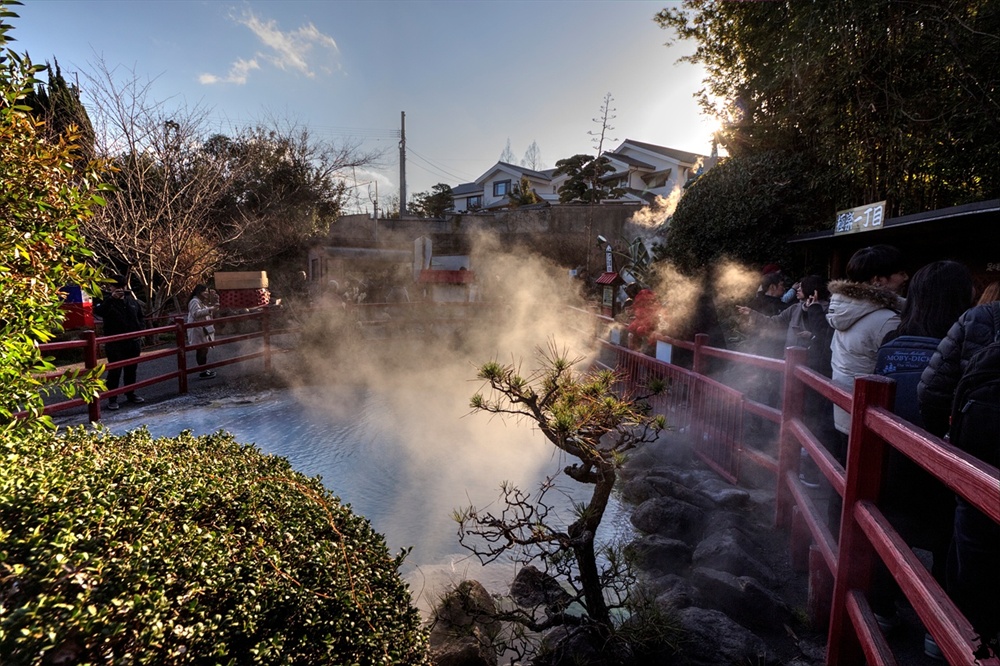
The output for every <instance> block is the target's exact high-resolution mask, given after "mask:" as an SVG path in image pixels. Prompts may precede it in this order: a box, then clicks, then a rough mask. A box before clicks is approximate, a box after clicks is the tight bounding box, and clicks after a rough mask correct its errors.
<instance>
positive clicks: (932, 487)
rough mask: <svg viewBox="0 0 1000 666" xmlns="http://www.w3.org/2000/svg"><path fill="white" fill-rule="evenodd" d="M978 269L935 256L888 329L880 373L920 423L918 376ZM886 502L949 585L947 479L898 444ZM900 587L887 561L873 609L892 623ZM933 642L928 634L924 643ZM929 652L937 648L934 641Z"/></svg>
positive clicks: (966, 302)
mask: <svg viewBox="0 0 1000 666" xmlns="http://www.w3.org/2000/svg"><path fill="white" fill-rule="evenodd" d="M974 294H975V285H974V282H973V279H972V273H971V272H970V271H969V269H968V268H966V267H965V266H964V265H963V264H960V263H958V262H956V261H935V262H933V263H930V264H928V265H926V266H924V267H923V268H921V269H920V270H918V271H917V272H916V273H914V275H913V278H912V279H911V280H910V282H909V291H908V293H907V299H906V304H905V305H904V306H903V310H902V312H901V313H900V322H899V326H898V327H896V329H895V330H893V331H890V332H889V333H888V334H886V336H885V338H884V339H883V341H882V345H881V347H880V348H879V350H878V354H877V356H876V364H875V373H876V374H879V375H883V376H887V377H891V378H892V379H894V380H895V381H896V401H895V404H894V407H893V411H894V412H895V413H896V414H897V415H899V416H901V417H903V418H905V419H906V420H908V421H910V422H911V423H913V424H914V425H916V426H918V427H923V425H924V422H923V419H922V418H921V416H920V410H919V407H918V405H917V382H918V380H919V379H920V375H921V373H922V371H923V369H924V368H925V367H926V366H927V364H928V362H929V361H930V359H931V356H932V355H933V353H934V351H935V350H936V349H937V347H938V343H939V342H940V341H941V339H942V338H944V336H945V335H946V334H947V333H948V329H949V328H951V325H952V323H953V322H955V320H957V319H958V317H959V315H960V314H961V313H963V312H965V310H967V309H968V308H969V306H971V305H972V298H973V295H974ZM885 469H886V472H885V476H884V482H883V486H882V494H881V497H880V502H879V504H880V508H881V509H882V511H883V513H884V514H885V515H886V517H887V518H888V519H889V521H890V522H891V523H892V524H893V525H894V526H895V527H896V530H897V531H898V532H899V533H900V535H902V537H903V538H904V539H905V540H906V542H907V543H908V544H909V545H910V546H915V547H918V548H922V549H925V550H928V551H930V553H931V555H932V558H933V559H932V564H931V573H932V575H933V576H934V578H935V579H936V580H937V581H938V582H939V583H940V584H941V586H942V587H944V585H945V570H946V563H947V559H948V548H949V545H950V544H951V532H952V523H953V521H954V514H955V496H954V493H952V492H951V491H950V490H949V489H948V487H947V486H945V485H944V484H943V483H942V482H941V481H939V480H938V479H937V478H935V477H934V476H933V475H932V474H930V473H929V472H927V471H925V470H924V469H923V468H922V467H920V466H919V465H917V463H915V462H913V461H912V460H910V459H909V458H907V457H906V456H904V455H903V454H902V453H900V452H899V451H897V450H896V449H894V448H891V447H888V448H887V450H886V468H885ZM898 590H899V588H898V586H897V585H896V583H895V581H894V580H893V578H892V576H891V575H890V574H889V570H888V569H887V568H886V567H885V565H884V564H881V562H879V563H878V566H877V568H876V572H875V578H874V582H873V588H872V599H871V604H872V610H873V611H874V612H875V613H876V614H877V615H879V616H880V617H882V618H885V619H884V620H883V622H888V624H890V625H892V624H893V623H894V622H893V621H892V619H891V618H893V617H894V616H895V613H896V609H895V600H896V598H898V596H899V591H898ZM932 643H933V638H931V637H930V635H929V634H928V635H927V636H926V637H925V643H924V644H925V646H929V645H930V644H932ZM928 652H929V653H931V652H934V653H935V654H936V651H935V650H934V649H933V648H931V649H930V650H929V651H928Z"/></svg>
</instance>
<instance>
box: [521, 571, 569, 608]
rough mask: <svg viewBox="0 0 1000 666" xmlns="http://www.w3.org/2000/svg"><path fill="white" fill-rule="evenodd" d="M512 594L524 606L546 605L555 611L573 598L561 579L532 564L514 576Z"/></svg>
mask: <svg viewBox="0 0 1000 666" xmlns="http://www.w3.org/2000/svg"><path fill="white" fill-rule="evenodd" d="M510 596H511V597H513V599H514V601H516V602H517V605H519V606H521V607H523V608H537V607H539V606H545V607H546V608H548V609H551V610H552V612H554V613H558V612H560V611H562V610H564V609H565V608H566V606H568V605H569V604H570V602H571V601H572V600H573V597H572V596H571V595H570V594H569V592H567V591H566V590H564V589H563V588H562V586H561V585H559V581H557V580H556V579H555V578H553V577H552V576H550V575H549V574H547V573H544V572H542V571H539V570H538V569H537V568H536V567H534V566H532V565H530V564H529V565H527V566H525V567H522V568H521V570H520V571H518V572H517V575H516V576H514V582H513V583H511V586H510Z"/></svg>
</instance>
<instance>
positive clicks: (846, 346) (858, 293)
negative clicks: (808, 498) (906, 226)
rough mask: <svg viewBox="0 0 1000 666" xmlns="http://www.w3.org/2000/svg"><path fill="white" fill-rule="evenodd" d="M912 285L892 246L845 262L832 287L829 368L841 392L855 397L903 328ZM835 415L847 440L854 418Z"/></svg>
mask: <svg viewBox="0 0 1000 666" xmlns="http://www.w3.org/2000/svg"><path fill="white" fill-rule="evenodd" d="M908 279H909V276H908V275H907V273H906V271H904V270H903V267H902V253H900V251H899V250H897V249H896V248H894V247H892V246H891V245H875V246H872V247H866V248H864V249H862V250H858V251H857V252H855V253H854V255H853V256H852V257H851V260H850V261H849V262H847V279H846V280H834V281H833V282H831V283H830V285H829V288H830V307H829V309H828V310H827V313H826V320H827V321H828V322H830V326H832V327H833V341H832V342H831V344H830V351H831V355H830V366H831V373H832V379H833V382H834V383H835V384H837V385H838V386H840V387H841V388H844V389H846V390H848V391H853V390H854V378H855V377H860V376H861V375H869V374H871V373H872V372H873V371H874V370H875V357H876V356H877V355H878V348H879V347H880V346H881V345H882V339H883V338H885V336H886V334H887V333H889V332H890V331H894V330H896V328H897V327H898V326H899V313H900V312H901V311H902V309H903V305H904V301H903V299H902V298H900V297H899V291H900V290H901V289H902V288H903V285H905V284H906V281H907V280H908ZM833 414H834V416H833V418H834V425H835V426H836V427H837V430H838V431H840V432H841V433H843V434H844V435H846V434H847V433H848V432H849V431H850V428H851V417H850V414H848V413H847V412H845V411H844V410H842V409H840V408H839V407H834V412H833ZM845 452H846V449H845Z"/></svg>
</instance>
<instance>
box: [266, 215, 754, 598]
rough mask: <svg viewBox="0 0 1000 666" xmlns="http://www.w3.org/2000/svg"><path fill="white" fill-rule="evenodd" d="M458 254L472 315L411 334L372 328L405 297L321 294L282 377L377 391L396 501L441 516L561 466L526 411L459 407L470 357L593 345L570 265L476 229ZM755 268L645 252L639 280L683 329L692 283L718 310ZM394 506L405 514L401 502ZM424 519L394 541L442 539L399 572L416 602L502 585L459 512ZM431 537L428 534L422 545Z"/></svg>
mask: <svg viewBox="0 0 1000 666" xmlns="http://www.w3.org/2000/svg"><path fill="white" fill-rule="evenodd" d="M675 205H676V201H675V200H672V199H660V200H659V201H658V205H657V206H654V207H650V208H649V209H644V211H643V212H641V213H639V214H637V215H636V216H635V217H634V218H633V220H632V221H633V223H634V224H635V225H637V227H638V228H641V229H643V230H645V232H646V233H648V234H649V236H650V237H652V236H653V231H654V230H655V228H657V227H658V226H660V225H662V223H663V222H664V221H665V220H666V219H667V218H668V217H669V215H670V214H671V213H672V211H673V207H674V206H675ZM469 255H470V257H471V266H472V270H473V271H474V272H475V274H476V285H477V289H478V291H479V292H480V293H481V294H482V297H483V300H484V301H485V302H489V303H494V304H499V307H491V308H488V309H483V310H482V311H479V310H478V308H479V307H480V305H478V304H468V305H467V306H466V307H467V308H468V309H469V310H470V315H469V316H468V317H467V318H466V319H464V320H463V322H462V327H461V330H460V331H457V330H455V327H454V326H439V327H436V326H435V324H434V322H433V321H429V322H427V323H426V326H425V329H424V334H425V335H424V336H423V337H421V338H419V339H418V338H417V337H412V338H411V337H405V336H386V337H385V338H384V339H379V337H378V336H379V326H380V325H383V324H384V325H388V326H391V325H393V324H394V323H396V322H402V321H406V320H405V316H406V315H405V312H406V306H405V304H393V305H386V306H380V307H378V308H367V309H366V311H367V312H368V314H367V315H366V316H368V317H370V318H372V319H377V320H380V321H381V322H382V324H379V325H375V326H362V325H360V324H359V323H358V322H357V320H356V318H355V317H356V315H355V314H354V310H352V309H350V308H346V307H342V306H341V305H339V304H338V302H337V300H336V299H333V300H331V301H329V302H328V305H329V307H327V308H325V309H324V312H325V314H324V315H323V316H322V317H314V318H313V319H311V320H309V321H308V322H307V323H306V332H305V333H304V334H303V336H302V344H301V349H302V351H303V353H304V354H305V361H304V363H303V364H302V365H301V366H300V367H298V368H297V369H296V370H295V371H294V372H292V373H290V374H289V375H288V376H287V377H285V379H286V380H287V381H288V383H290V384H291V385H293V386H294V385H296V384H297V383H299V382H301V383H304V384H306V385H309V386H312V387H315V386H321V387H322V388H321V389H320V390H316V389H315V388H312V389H311V390H310V391H309V392H310V393H312V394H313V395H316V396H318V397H316V398H315V399H314V400H312V401H311V402H310V404H311V406H312V408H314V409H320V410H324V411H325V412H327V413H329V414H330V415H332V416H334V417H336V418H338V419H343V420H345V421H350V420H351V419H352V418H353V417H354V416H355V415H356V414H357V413H358V412H359V409H358V405H359V400H360V398H359V395H363V396H376V397H377V399H378V400H379V402H380V404H382V405H384V409H383V410H382V414H380V419H381V421H382V423H383V424H385V423H389V424H390V427H391V429H392V431H393V432H394V434H398V440H399V442H400V445H401V446H402V451H401V452H400V453H394V454H393V455H399V456H403V457H404V458H405V460H403V461H402V462H403V465H404V466H405V467H406V469H407V474H406V478H405V480H404V481H401V482H400V483H404V484H405V487H403V488H393V494H394V496H395V497H396V498H397V499H396V502H398V504H399V506H400V508H402V507H403V506H404V505H406V506H410V507H412V505H413V504H414V503H419V504H420V505H421V506H423V507H425V510H426V511H427V512H431V513H434V514H435V515H438V516H439V517H440V515H441V514H442V513H443V514H444V516H450V515H451V511H452V510H453V509H456V508H460V507H463V506H467V505H469V504H475V505H476V506H478V507H481V508H482V507H486V506H489V505H490V503H491V502H493V501H494V500H495V499H496V497H497V491H498V488H499V486H500V484H501V482H503V481H511V482H512V483H514V484H516V485H518V486H519V487H521V488H522V489H523V490H525V491H526V492H529V493H534V492H535V491H536V490H537V482H538V481H539V480H540V479H543V478H545V477H546V476H550V475H551V476H556V477H557V478H558V477H560V476H561V474H560V470H561V469H562V467H563V466H565V465H566V464H567V462H568V461H567V460H566V459H564V458H563V456H562V454H561V453H560V452H559V451H558V449H556V448H555V447H553V446H552V445H551V444H549V443H548V442H547V441H546V440H545V438H544V437H543V436H542V435H541V434H540V433H538V432H537V431H535V429H534V428H533V424H531V423H525V422H518V421H516V420H510V419H507V420H505V419H501V418H499V417H496V416H492V417H491V416H490V415H487V414H484V413H472V412H471V410H470V407H469V400H470V398H471V396H472V395H473V394H475V393H477V392H479V391H480V390H481V388H482V386H481V383H480V382H479V381H478V380H477V379H476V369H477V367H478V366H479V365H481V364H482V363H484V362H486V361H490V360H497V361H499V362H501V363H513V364H515V365H518V366H520V367H521V369H522V373H523V374H525V375H530V373H531V371H532V370H534V369H535V368H537V367H538V361H537V358H536V353H537V351H538V349H539V348H544V347H546V346H547V345H548V343H549V341H551V342H553V343H554V344H555V345H556V346H557V348H559V349H560V350H562V349H565V350H567V352H568V354H569V356H570V358H578V357H580V358H582V357H584V356H585V355H586V354H588V353H590V352H591V350H592V348H593V344H592V339H591V338H592V334H593V322H592V321H590V322H588V323H589V326H580V327H575V326H574V325H573V322H572V321H570V320H569V315H568V312H569V310H568V309H567V308H566V306H567V305H576V306H584V305H585V301H584V299H583V298H582V297H581V294H580V293H579V288H580V283H579V282H578V281H575V280H573V279H571V278H570V277H569V275H568V271H566V270H565V269H564V268H560V267H558V266H556V265H554V264H553V263H552V262H549V261H547V260H545V259H543V258H540V257H538V256H536V255H533V254H531V253H530V252H529V251H523V252H521V251H512V250H511V249H510V248H509V247H508V246H505V245H504V244H503V243H502V242H501V240H500V239H499V238H497V237H496V236H494V235H491V234H488V233H483V234H481V235H480V236H478V237H477V238H475V240H474V243H473V247H472V249H471V251H469ZM335 277H342V276H335ZM758 279H759V275H758V273H757V272H756V271H753V270H751V269H747V268H745V267H741V266H739V265H737V264H735V263H731V262H729V263H724V264H720V265H719V266H717V267H715V268H714V270H710V271H707V272H706V273H705V275H703V276H698V277H690V276H686V275H684V274H682V273H681V272H680V271H678V270H677V269H675V268H674V267H672V266H669V265H665V264H663V263H660V264H657V268H656V272H655V277H654V280H653V283H652V284H651V288H652V289H653V291H654V292H655V293H656V294H657V296H658V297H659V299H660V302H661V304H662V306H663V310H662V314H661V320H660V332H661V333H664V334H666V335H672V336H675V337H686V336H687V335H688V334H690V333H693V332H697V331H691V330H689V328H690V327H689V324H690V321H691V320H692V319H694V318H695V310H696V308H698V307H703V306H704V299H702V292H703V289H704V285H709V286H708V289H709V290H710V292H711V293H709V294H708V296H709V297H710V298H709V299H708V300H709V301H710V302H714V304H715V307H717V308H719V309H720V312H719V315H720V317H724V316H726V314H727V313H726V312H725V308H727V307H731V305H732V304H733V303H735V302H745V301H746V299H747V298H749V296H751V295H752V294H753V290H754V289H755V288H756V284H757V280H758ZM407 289H408V291H409V293H410V294H411V296H414V295H416V293H417V291H418V289H419V287H418V286H417V285H408V286H407ZM372 309H374V310H375V311H374V312H372V311H371V310H372ZM412 309H413V311H414V312H416V311H417V310H419V311H421V312H425V313H426V312H435V311H436V310H437V309H439V308H437V306H435V305H433V304H431V305H428V306H422V305H417V306H414V307H413V308H412ZM440 309H441V310H442V311H444V310H446V309H447V308H440ZM428 334H431V335H428ZM686 339H690V338H688V337H686ZM579 369H582V367H581V368H579ZM376 444H377V443H376ZM561 478H562V480H561V481H560V482H559V484H558V485H559V486H560V488H561V489H564V490H565V492H567V493H571V494H574V497H575V499H577V500H579V499H583V498H585V497H586V496H587V495H588V493H589V488H587V487H585V486H582V485H581V484H576V483H574V482H572V481H570V480H569V479H567V478H566V477H564V476H562V477H561ZM333 491H334V492H336V488H333ZM394 513H397V514H398V515H399V516H404V515H407V514H406V512H404V511H402V510H400V511H398V512H394ZM411 515H412V514H411ZM394 520H403V519H402V518H398V519H397V518H390V519H389V522H388V524H381V525H378V526H377V528H378V529H380V530H381V531H384V532H386V533H389V534H391V533H392V532H393V531H394V524H393V521H394ZM435 522H436V523H438V524H441V523H444V524H446V525H447V528H446V529H445V530H444V531H434V530H428V532H427V533H426V534H425V535H424V537H423V541H422V542H419V543H413V544H402V545H411V546H413V547H414V548H415V554H419V552H420V551H421V550H427V551H431V552H433V551H435V550H437V548H438V544H441V543H450V544H453V545H454V550H453V552H452V554H451V555H450V556H449V557H448V558H447V559H446V561H445V562H442V563H439V564H438V565H436V566H428V565H426V564H424V563H421V564H420V566H419V567H418V568H416V569H411V570H409V571H408V572H407V576H408V578H409V580H410V581H411V586H412V588H413V590H414V593H415V596H416V597H417V602H418V603H419V604H420V605H421V606H423V607H424V608H425V609H426V608H427V607H429V606H430V605H431V604H433V603H434V601H435V600H436V598H437V595H439V594H440V593H441V589H442V586H445V585H447V584H449V583H451V582H454V581H456V580H460V579H461V578H462V577H464V576H473V577H476V578H477V579H479V580H481V581H482V582H484V584H487V585H488V587H489V588H490V589H495V590H496V591H501V588H502V586H503V583H502V581H507V582H509V575H510V572H509V571H505V572H504V573H503V574H496V572H495V571H494V572H493V573H491V574H488V573H486V572H483V571H482V570H481V569H480V566H479V563H478V560H475V559H474V558H472V557H471V556H470V554H469V553H468V552H467V551H465V550H464V549H462V548H461V547H460V546H459V544H458V539H457V536H456V529H457V526H456V525H454V524H451V523H448V522H447V521H442V520H436V521H435ZM432 543H433V544H434V547H433V548H432V547H430V546H429V544H432ZM491 576H496V578H491ZM491 580H492V581H493V584H491V583H490V581H491Z"/></svg>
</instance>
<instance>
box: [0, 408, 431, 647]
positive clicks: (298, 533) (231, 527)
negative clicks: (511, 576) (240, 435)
mask: <svg viewBox="0 0 1000 666" xmlns="http://www.w3.org/2000/svg"><path fill="white" fill-rule="evenodd" d="M0 458H2V462H0V654H2V655H4V659H3V663H4V664H44V663H63V664H104V663H114V664H194V663H197V664H233V665H236V664H423V663H426V637H425V635H424V632H423V631H422V629H421V621H420V616H419V613H418V611H417V610H416V609H415V608H414V607H413V605H412V603H411V600H410V595H409V591H408V589H407V587H406V585H405V583H403V581H402V579H401V578H400V576H399V573H398V567H399V565H400V564H401V562H402V559H403V556H404V554H402V553H401V554H399V555H398V556H395V557H392V556H390V554H389V552H388V548H387V546H386V544H385V540H384V538H383V537H382V536H381V535H379V534H378V533H376V532H375V531H374V530H373V529H372V527H371V525H370V524H369V523H368V521H367V520H366V519H364V518H362V517H360V516H357V515H354V514H353V513H352V512H351V510H350V508H349V507H346V506H343V505H342V504H341V503H340V502H339V500H338V498H336V497H334V496H333V495H331V494H330V493H329V491H327V490H326V489H325V488H324V487H323V486H322V484H321V483H320V481H319V479H318V478H313V479H310V478H307V477H305V476H303V475H302V474H299V473H297V472H295V471H293V470H292V469H291V467H290V465H289V464H288V461H287V460H285V459H283V458H279V457H274V456H268V455H264V454H262V453H261V452H260V451H259V450H258V449H257V448H255V447H253V446H245V445H241V444H238V443H237V442H235V441H234V440H233V438H232V436H231V435H228V434H225V433H221V432H220V433H217V434H215V435H208V436H202V437H194V436H192V435H191V434H190V433H189V432H185V433H182V434H181V435H180V436H178V437H176V438H173V439H167V438H163V439H155V440H154V439H153V438H152V437H151V436H150V435H149V433H148V432H147V431H145V430H137V431H134V432H131V433H129V434H126V435H123V436H116V435H113V434H110V433H108V432H107V431H104V430H100V429H99V430H97V431H96V432H95V431H87V430H84V429H83V428H78V429H73V430H70V431H68V432H65V433H63V434H62V435H61V436H59V435H54V434H51V433H42V434H38V435H34V436H32V438H31V439H30V440H29V441H20V442H11V441H9V440H8V441H0Z"/></svg>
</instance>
